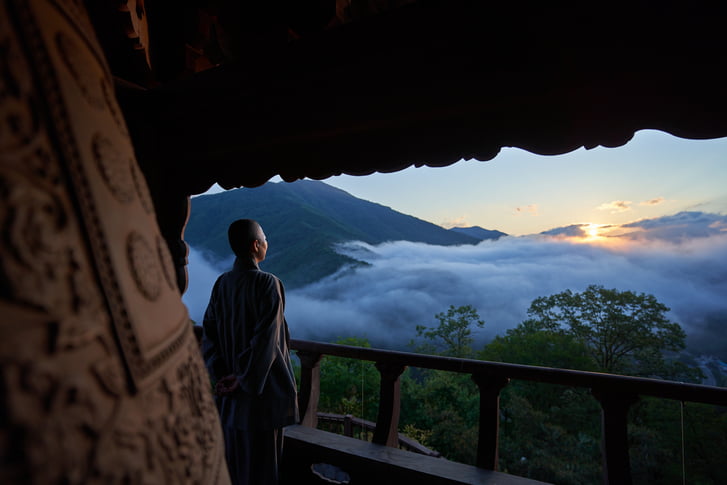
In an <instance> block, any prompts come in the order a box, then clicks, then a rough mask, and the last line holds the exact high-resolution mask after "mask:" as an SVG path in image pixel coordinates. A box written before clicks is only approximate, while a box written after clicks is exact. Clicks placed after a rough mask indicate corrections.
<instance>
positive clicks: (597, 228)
mask: <svg viewBox="0 0 727 485" xmlns="http://www.w3.org/2000/svg"><path fill="white" fill-rule="evenodd" d="M607 227H608V225H606V224H595V223H592V222H589V223H586V224H582V225H581V230H582V231H583V235H582V236H581V237H580V240H581V242H586V243H593V242H603V241H605V240H606V236H605V235H604V233H605V232H606V231H604V230H605V229H606V228H607Z"/></svg>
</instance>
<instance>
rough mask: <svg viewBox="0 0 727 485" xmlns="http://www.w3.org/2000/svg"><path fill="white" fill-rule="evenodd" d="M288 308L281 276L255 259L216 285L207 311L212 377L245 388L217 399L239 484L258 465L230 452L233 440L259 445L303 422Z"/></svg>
mask: <svg viewBox="0 0 727 485" xmlns="http://www.w3.org/2000/svg"><path fill="white" fill-rule="evenodd" d="M284 308H285V293H284V290H283V286H282V284H281V283H280V281H279V280H278V278H277V277H275V276H274V275H272V274H270V273H266V272H264V271H261V270H260V269H259V268H258V266H257V264H256V263H255V262H254V261H253V260H252V259H250V260H245V259H241V258H237V259H236V260H235V264H234V267H233V269H232V271H229V272H227V273H224V274H222V275H221V276H220V277H219V278H218V279H217V281H216V282H215V285H214V287H213V289H212V295H211V297H210V302H209V305H208V306H207V311H206V312H205V316H204V322H203V326H204V334H203V337H202V350H203V353H204V359H205V363H206V365H207V369H208V371H209V373H210V376H211V377H212V380H213V381H215V382H217V381H219V380H220V379H222V378H223V377H225V376H228V375H230V374H234V375H235V376H236V377H237V381H238V382H239V385H240V387H239V388H238V390H237V391H236V392H235V393H234V394H231V395H227V396H216V401H217V407H218V410H219V413H220V419H221V421H222V426H223V431H224V432H225V435H226V437H228V439H227V440H226V446H227V448H228V449H227V455H228V466H229V468H230V471H231V474H232V475H233V480H234V475H235V473H236V471H235V470H236V469H239V468H242V469H246V468H250V467H252V466H254V463H255V461H253V463H249V462H248V460H249V458H248V459H245V458H244V457H245V456H248V455H249V450H248V451H243V450H235V449H230V448H234V447H235V445H233V443H231V441H235V442H237V443H240V441H241V440H242V441H243V442H244V441H245V440H246V439H247V440H248V441H249V440H252V439H253V438H252V437H253V436H256V437H257V438H255V439H256V440H258V441H259V440H260V438H259V437H260V433H261V432H262V433H265V432H266V431H270V434H271V435H272V434H273V432H274V430H276V429H277V428H281V427H283V426H286V425H289V424H293V423H295V422H297V421H298V403H297V391H296V384H295V376H294V374H293V366H292V364H291V361H290V335H289V332H288V324H287V322H286V321H285V316H284V313H283V312H284ZM232 435H235V436H236V438H235V439H234V440H233V439H231V438H232ZM276 436H277V434H276ZM253 444H254V443H253ZM260 444H261V443H260ZM237 446H242V445H239V444H238V445H237ZM230 461H232V463H229V462H230ZM245 462H247V463H245ZM243 471H244V470H243ZM239 483H244V481H241V482H239Z"/></svg>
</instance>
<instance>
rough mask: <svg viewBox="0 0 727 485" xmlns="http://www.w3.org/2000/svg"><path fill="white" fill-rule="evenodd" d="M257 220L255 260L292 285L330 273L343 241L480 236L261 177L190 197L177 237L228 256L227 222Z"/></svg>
mask: <svg viewBox="0 0 727 485" xmlns="http://www.w3.org/2000/svg"><path fill="white" fill-rule="evenodd" d="M240 218H250V219H255V220H257V221H259V222H260V224H261V225H262V226H263V229H264V230H265V233H266V235H267V238H268V242H269V244H270V250H269V252H268V258H267V260H266V261H265V262H264V263H263V265H262V267H263V269H265V270H266V271H270V272H272V273H275V274H277V275H278V276H280V278H281V279H282V280H283V281H284V282H285V285H286V287H290V288H295V287H300V286H304V285H306V284H308V283H311V282H313V281H317V280H318V279H320V278H323V277H324V276H327V275H330V274H332V273H334V272H335V271H337V270H338V269H339V268H341V267H342V266H343V265H346V264H353V265H356V264H363V263H361V262H360V261H357V260H356V259H354V258H352V257H350V256H344V255H341V254H338V253H337V252H336V251H335V250H334V247H335V245H336V244H337V243H341V242H345V241H353V240H356V241H363V242H366V243H368V244H379V243H382V242H385V241H413V242H423V243H428V244H436V245H461V244H477V243H478V242H480V241H481V240H482V239H483V238H478V237H473V236H471V235H468V234H462V233H458V232H455V231H452V230H447V229H444V228H442V227H440V226H437V225H436V224H432V223H430V222H426V221H423V220H421V219H418V218H416V217H413V216H409V215H406V214H402V213H399V212H397V211H395V210H393V209H391V208H389V207H385V206H383V205H380V204H377V203H374V202H369V201H366V200H363V199H359V198H357V197H354V196H352V195H350V194H348V193H347V192H345V191H343V190H340V189H337V188H335V187H332V186H330V185H327V184H325V183H323V182H318V181H312V180H301V181H298V182H294V183H284V182H281V183H270V182H269V183H267V184H265V185H263V186H261V187H257V188H253V189H249V188H243V189H235V190H229V191H226V192H222V193H218V194H211V195H202V196H198V197H194V198H193V199H192V208H191V213H190V217H189V222H188V223H187V227H186V229H185V235H184V239H185V241H186V242H187V243H188V244H189V245H190V246H191V247H193V248H194V249H195V250H198V251H201V252H203V253H205V255H206V256H207V257H208V258H210V259H212V260H213V261H217V262H221V261H226V260H228V259H230V258H231V257H232V254H231V251H230V249H229V246H228V243H227V227H228V226H229V225H230V223H231V222H232V221H234V220H236V219H240Z"/></svg>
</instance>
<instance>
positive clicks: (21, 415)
mask: <svg viewBox="0 0 727 485" xmlns="http://www.w3.org/2000/svg"><path fill="white" fill-rule="evenodd" d="M726 11H727V6H725V4H724V3H723V2H701V1H697V2H676V3H674V2H671V3H670V2H662V3H658V4H657V3H654V2H647V1H640V0H637V1H633V2H623V3H622V2H615V3H609V4H607V5H606V4H603V5H601V4H599V5H591V4H589V3H587V2H564V3H558V4H553V3H552V2H550V3H549V2H536V1H525V2H484V1H481V0H270V1H266V2H243V1H235V0H196V1H193V2H160V1H154V0H146V1H145V0H111V1H106V2H98V1H91V0H88V1H86V2H84V1H82V0H0V198H1V199H2V200H1V202H0V227H1V229H2V237H1V238H0V249H1V252H0V258H1V259H0V283H1V286H0V292H1V293H0V389H1V390H2V392H1V394H0V483H8V484H10V483H32V484H51V483H59V484H61V483H62V484H77V483H78V484H81V483H84V484H91V483H139V484H142V483H149V484H160V483H169V484H182V483H197V484H224V483H227V482H228V478H227V475H226V470H225V463H224V457H223V452H222V450H223V448H222V443H221V433H220V429H219V424H218V421H217V416H216V410H215V408H214V404H213V401H212V397H211V394H210V389H209V381H208V379H207V375H206V372H205V369H204V366H203V364H202V361H201V358H200V356H199V352H198V349H197V344H196V341H195V338H194V336H193V334H192V329H191V326H190V324H189V318H188V314H187V311H186V308H185V307H184V305H183V304H182V302H181V297H180V295H181V293H182V292H184V290H185V288H186V272H185V264H186V254H187V249H186V246H185V244H184V241H183V231H184V225H185V223H186V219H187V216H188V213H187V211H188V206H189V196H190V195H193V194H196V193H201V192H204V191H205V190H206V189H207V188H209V187H210V186H211V185H212V184H213V183H215V182H217V183H219V184H220V185H222V186H223V187H225V188H232V187H239V186H247V187H253V186H257V185H260V184H263V183H264V182H266V181H267V180H269V179H270V178H271V177H273V176H275V175H280V176H281V177H282V178H283V180H285V181H293V180H297V179H300V178H304V177H310V178H315V179H325V178H327V177H329V176H331V175H334V174H340V173H347V174H353V175H366V174H370V173H373V172H375V171H380V172H391V171H396V170H401V169H403V168H405V167H408V166H411V165H416V166H421V165H430V166H445V165H449V164H452V163H455V162H456V161H458V160H460V159H462V158H466V159H470V158H474V159H477V160H481V161H487V160H490V159H492V158H493V157H494V156H496V154H497V153H498V151H499V150H500V148H502V147H509V146H514V147H519V148H523V149H526V150H529V151H532V152H535V153H539V154H543V155H551V154H560V153H566V152H569V151H571V150H574V149H576V148H579V147H586V148H591V147H595V146H599V145H601V146H607V147H613V146H620V145H623V144H625V143H627V142H628V140H629V139H630V138H631V137H632V136H633V134H634V133H635V132H636V131H638V130H640V129H659V130H663V131H666V132H669V133H671V134H673V135H675V136H679V137H685V138H695V139H706V138H717V137H724V136H727V69H725V60H726V59H727V36H725V35H724V25H725V24H726V22H727V12H726Z"/></svg>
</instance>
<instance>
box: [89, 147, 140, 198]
mask: <svg viewBox="0 0 727 485" xmlns="http://www.w3.org/2000/svg"><path fill="white" fill-rule="evenodd" d="M91 143H92V146H91V148H92V150H93V156H94V158H95V160H96V166H97V167H98V169H99V171H100V172H101V177H102V178H103V180H104V182H106V186H107V187H108V188H109V190H110V191H111V193H112V194H113V195H114V197H115V198H116V200H118V201H119V202H121V203H122V204H128V203H130V202H131V201H133V200H134V193H135V191H136V190H135V180H134V179H133V176H132V172H131V170H132V166H133V165H135V162H134V160H133V159H132V158H131V157H130V156H125V155H124V154H123V153H122V152H121V150H120V149H119V148H117V147H116V146H114V144H113V143H112V142H111V140H109V139H108V138H106V137H104V136H103V135H101V134H98V133H97V134H96V135H95V136H94V137H93V141H92V142H91Z"/></svg>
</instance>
